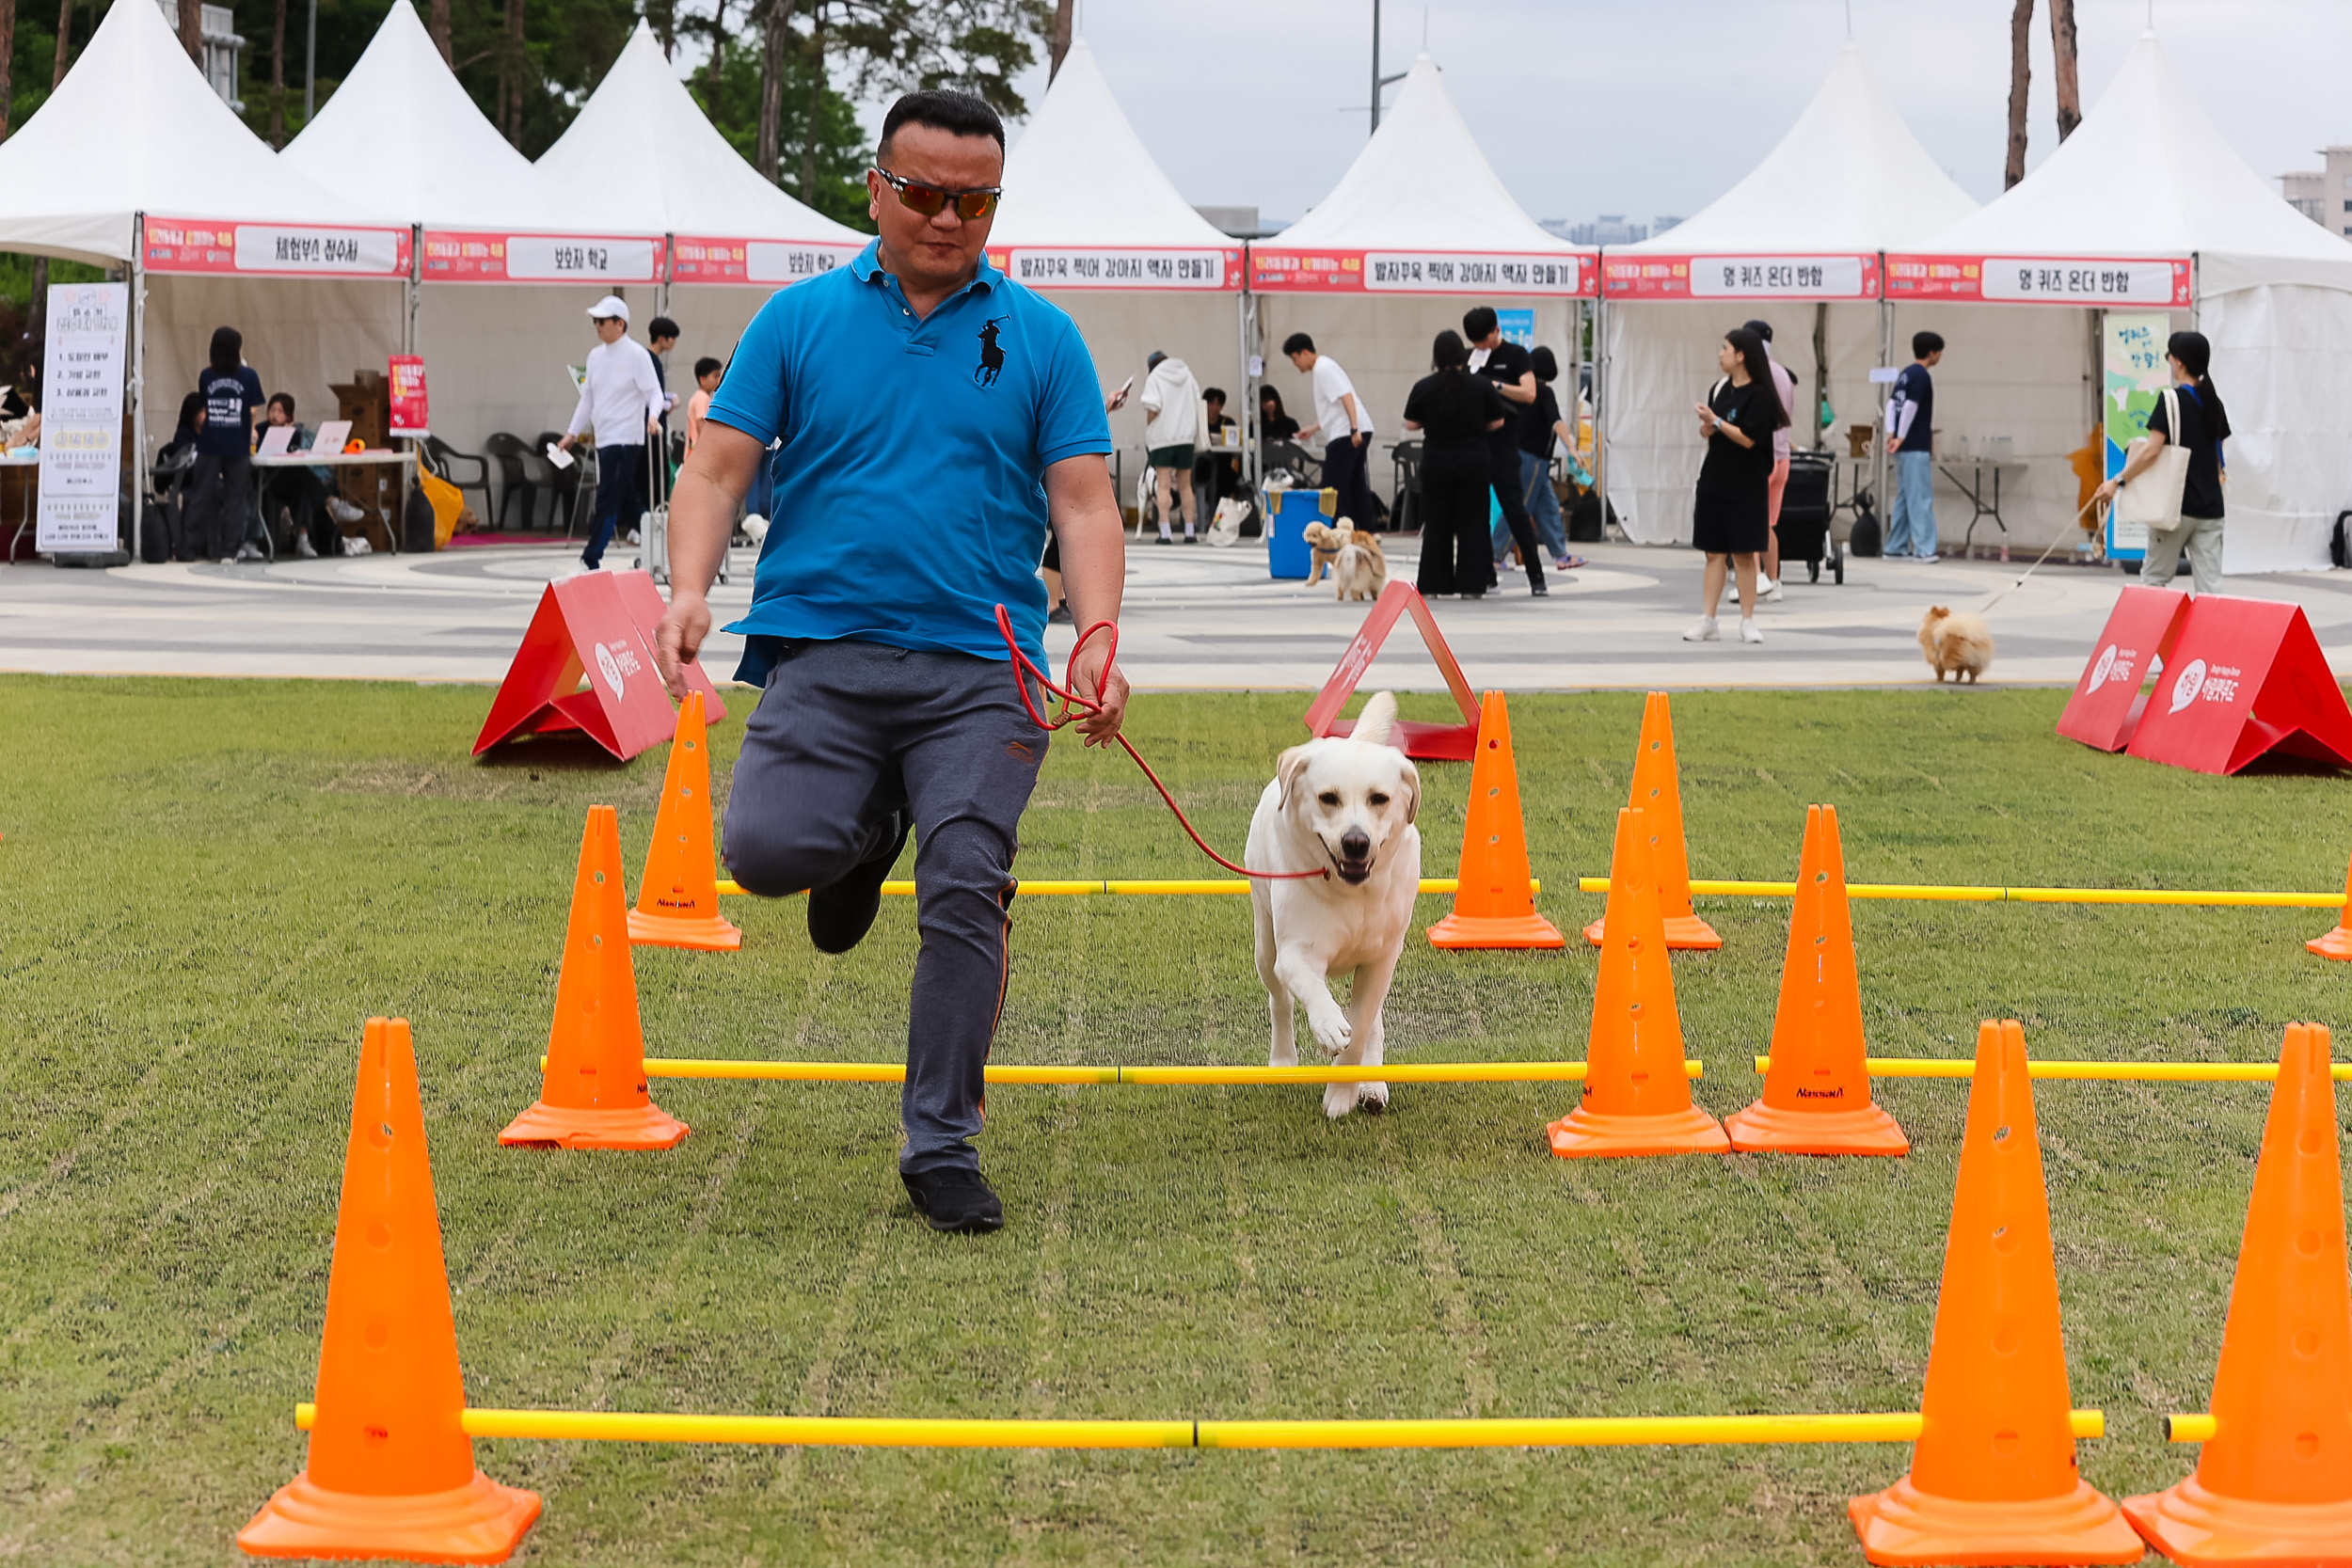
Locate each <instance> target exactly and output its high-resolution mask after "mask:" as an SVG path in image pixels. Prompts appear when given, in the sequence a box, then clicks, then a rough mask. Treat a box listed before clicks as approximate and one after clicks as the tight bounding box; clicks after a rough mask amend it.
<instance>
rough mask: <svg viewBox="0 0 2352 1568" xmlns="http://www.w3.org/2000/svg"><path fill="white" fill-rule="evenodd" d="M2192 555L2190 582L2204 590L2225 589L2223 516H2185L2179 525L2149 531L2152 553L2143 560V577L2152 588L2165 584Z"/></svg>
mask: <svg viewBox="0 0 2352 1568" xmlns="http://www.w3.org/2000/svg"><path fill="white" fill-rule="evenodd" d="M2184 553H2186V555H2187V556H2188V571H2189V582H2190V584H2191V585H2192V586H2193V587H2195V588H2196V590H2197V592H2198V593H2200V594H2218V593H2220V592H2221V519H2220V518H2218V517H2184V518H2182V519H2181V526H2180V527H2179V528H2175V529H2157V528H2152V529H2150V530H2149V531H2148V553H2147V554H2146V555H2145V556H2144V557H2142V558H2141V560H2140V563H2139V580H2140V582H2141V584H2142V585H2143V586H2146V587H2149V588H2165V587H2169V585H2170V584H2171V581H2172V578H2173V575H2174V574H2175V573H2177V572H2178V571H2179V570H2180V569H2181V556H2182V555H2183V554H2184Z"/></svg>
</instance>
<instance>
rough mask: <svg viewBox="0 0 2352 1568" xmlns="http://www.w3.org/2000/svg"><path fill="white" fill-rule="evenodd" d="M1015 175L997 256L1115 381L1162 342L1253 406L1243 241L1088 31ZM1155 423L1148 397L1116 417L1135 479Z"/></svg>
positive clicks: (1048, 94)
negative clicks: (1173, 158)
mask: <svg viewBox="0 0 2352 1568" xmlns="http://www.w3.org/2000/svg"><path fill="white" fill-rule="evenodd" d="M1004 186H1005V198H1004V200H1003V202H1002V203H1001V204H1000V205H999V206H998V208H997V211H996V222H995V225H994V227H993V229H991V230H990V231H989V240H988V253H989V259H990V261H992V262H993V263H994V264H995V265H996V266H997V267H999V268H1001V269H1002V270H1003V271H1004V272H1005V273H1006V275H1007V276H1008V277H1011V278H1012V279H1013V280H1014V281H1016V282H1020V283H1024V284H1026V285H1028V286H1030V287H1032V288H1035V289H1037V290H1039V291H1041V293H1044V294H1045V295H1046V297H1047V298H1049V299H1051V300H1053V302H1054V303H1055V304H1057V305H1058V306H1060V307H1061V308H1062V309H1065V310H1067V311H1069V312H1070V314H1071V316H1072V318H1073V320H1074V321H1076V323H1077V324H1078V330H1079V331H1080V332H1081V333H1082V334H1083V335H1084V336H1085V338H1086V341H1087V347H1088V348H1089V351H1091V352H1092V354H1093V356H1094V369H1095V373H1096V375H1097V376H1099V377H1100V378H1101V380H1102V383H1103V387H1104V390H1105V391H1109V390H1113V389H1115V388H1118V387H1119V385H1120V383H1121V382H1123V381H1125V380H1126V379H1127V378H1128V377H1130V376H1133V377H1134V378H1135V382H1136V388H1137V389H1138V391H1139V390H1140V388H1142V385H1143V378H1144V373H1145V372H1144V360H1145V359H1146V358H1147V357H1148V356H1150V355H1151V353H1152V351H1153V350H1154V349H1157V350H1160V351H1162V352H1164V353H1168V354H1171V355H1174V356H1176V357H1178V358H1180V359H1182V360H1184V363H1185V364H1186V365H1188V366H1190V367H1191V369H1192V372H1193V374H1194V376H1195V377H1196V378H1197V379H1198V380H1199V381H1200V385H1201V386H1203V387H1222V388H1225V389H1226V392H1227V394H1228V402H1227V406H1226V412H1227V413H1228V414H1230V415H1232V417H1233V418H1234V419H1236V420H1239V419H1240V418H1241V417H1242V413H1243V409H1242V406H1241V404H1243V403H1244V402H1245V401H1246V400H1245V396H1244V390H1245V387H1246V384H1247V378H1246V376H1245V374H1244V368H1243V364H1242V354H1243V350H1242V346H1241V343H1242V340H1241V317H1240V309H1241V299H1242V296H1241V293H1240V290H1241V281H1242V246H1241V244H1240V242H1239V241H1236V240H1234V239H1232V238H1231V237H1230V236H1228V235H1227V234H1225V233H1224V232H1223V231H1222V230H1218V229H1217V228H1216V226H1215V225H1213V224H1211V223H1210V222H1209V221H1208V220H1207V219H1205V218H1203V217H1202V216H1201V215H1200V214H1199V213H1197V212H1195V211H1194V210H1193V209H1192V207H1191V205H1190V204H1189V203H1187V202H1186V201H1185V200H1184V198H1183V197H1182V196H1180V195H1178V194H1177V190H1176V187H1175V185H1174V184H1172V183H1171V182H1169V180H1168V176H1167V174H1165V173H1164V172H1162V170H1161V168H1160V166H1159V165H1158V164H1157V163H1155V162H1153V161H1152V154H1151V153H1149V152H1147V151H1146V150H1144V147H1143V143H1142V142H1141V141H1140V140H1139V139H1137V137H1136V133H1135V128H1134V127H1133V126H1131V125H1129V124H1128V122H1127V117H1126V115H1125V114H1124V113H1122V112H1121V111H1120V107H1119V101H1118V99H1117V98H1115V97H1114V96H1113V95H1112V92H1111V87H1110V83H1109V82H1108V81H1107V80H1105V79H1104V75H1103V68H1102V67H1101V66H1100V65H1099V64H1097V63H1096V61H1095V58H1094V52H1093V51H1092V50H1091V49H1089V47H1088V46H1087V41H1086V40H1084V39H1083V38H1080V39H1073V40H1071V45H1070V53H1069V54H1068V55H1065V56H1063V59H1062V64H1061V70H1060V71H1058V72H1057V74H1056V75H1055V77H1054V81H1053V85H1052V86H1051V87H1047V88H1046V89H1045V96H1044V98H1043V99H1042V100H1041V101H1040V103H1038V105H1037V110H1036V113H1035V114H1033V115H1032V116H1031V117H1030V119H1029V123H1028V127H1027V128H1026V129H1025V131H1023V132H1022V134H1021V138H1020V140H1018V141H1016V142H1014V143H1013V145H1012V150H1011V151H1010V153H1009V155H1008V156H1007V157H1006V159H1005V177H1004ZM1145 429H1146V427H1145V422H1144V417H1143V406H1142V403H1141V401H1140V398H1139V397H1137V396H1130V397H1129V399H1128V402H1127V405H1126V406H1125V407H1124V408H1122V409H1120V411H1119V412H1117V413H1115V414H1113V415H1112V416H1111V436H1112V439H1113V441H1114V442H1115V443H1116V444H1117V446H1118V448H1119V451H1120V456H1121V458H1122V459H1123V461H1122V463H1121V474H1122V477H1124V478H1126V479H1127V480H1128V481H1129V483H1130V486H1131V487H1132V483H1133V482H1134V480H1135V479H1136V477H1137V476H1138V475H1139V474H1140V473H1141V471H1142V466H1143V452H1144V449H1145V448H1146V446H1147V445H1148V444H1149V443H1148V442H1147V440H1146V436H1145ZM1121 499H1122V500H1124V499H1126V498H1125V497H1122V498H1121ZM1201 520H1202V522H1203V523H1205V522H1206V521H1207V519H1206V518H1205V517H1204V518H1202V519H1201Z"/></svg>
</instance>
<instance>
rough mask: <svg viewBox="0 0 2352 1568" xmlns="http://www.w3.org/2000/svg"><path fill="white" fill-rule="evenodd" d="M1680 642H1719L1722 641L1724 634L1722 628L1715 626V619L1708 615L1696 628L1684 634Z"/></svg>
mask: <svg viewBox="0 0 2352 1568" xmlns="http://www.w3.org/2000/svg"><path fill="white" fill-rule="evenodd" d="M1682 640H1683V641H1685V642H1721V641H1723V640H1724V634H1723V630H1722V628H1720V627H1719V626H1716V625H1715V617H1713V616H1712V615H1709V616H1707V617H1705V618H1704V619H1702V620H1701V621H1700V622H1699V624H1698V625H1697V626H1692V628H1691V629H1690V630H1689V631H1686V632H1684V633H1683V634H1682Z"/></svg>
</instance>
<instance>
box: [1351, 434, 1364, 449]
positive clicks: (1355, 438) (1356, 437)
mask: <svg viewBox="0 0 2352 1568" xmlns="http://www.w3.org/2000/svg"><path fill="white" fill-rule="evenodd" d="M1347 438H1348V439H1349V440H1350V441H1352V442H1354V443H1355V444H1356V445H1357V446H1359V447H1360V446H1362V445H1363V444H1364V433H1363V432H1362V431H1360V430H1357V431H1350V432H1349V433H1348V436H1347Z"/></svg>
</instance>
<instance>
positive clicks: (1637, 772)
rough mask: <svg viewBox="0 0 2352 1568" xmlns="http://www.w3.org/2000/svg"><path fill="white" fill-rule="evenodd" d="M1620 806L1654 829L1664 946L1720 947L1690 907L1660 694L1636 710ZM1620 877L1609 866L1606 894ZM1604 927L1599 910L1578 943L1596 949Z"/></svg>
mask: <svg viewBox="0 0 2352 1568" xmlns="http://www.w3.org/2000/svg"><path fill="white" fill-rule="evenodd" d="M1626 804H1628V805H1629V806H1634V807H1638V808H1639V809H1641V810H1643V811H1645V812H1648V813H1649V814H1650V816H1651V820H1652V821H1653V822H1654V823H1655V824H1656V825H1655V826H1654V827H1653V828H1652V830H1651V831H1652V832H1654V833H1655V834H1656V835H1657V838H1658V852H1657V853H1656V854H1655V855H1653V856H1652V857H1651V862H1652V873H1653V875H1655V876H1656V877H1657V879H1658V911H1659V916H1660V918H1661V920H1663V921H1664V923H1665V927H1666V945H1667V946H1669V947H1679V948H1684V949H1688V950H1692V951H1696V952H1706V951H1711V950H1712V949H1714V948H1718V947H1721V946H1722V945H1723V944H1724V939H1723V938H1721V937H1719V936H1717V935H1716V934H1715V927H1712V926H1709V925H1708V923H1707V922H1706V921H1704V920H1701V919H1700V918H1699V917H1698V915H1697V913H1696V912H1695V911H1693V910H1692V907H1691V855H1690V850H1689V848H1688V847H1687V846H1686V845H1685V844H1684V842H1683V837H1682V783H1681V780H1680V778H1679V777H1678V776H1677V769H1676V767H1675V721H1674V711H1673V709H1672V707H1671V706H1670V705H1668V704H1667V701H1666V694H1665V693H1664V692H1663V691H1653V692H1651V693H1650V694H1649V701H1648V702H1646V703H1645V704H1643V705H1642V740H1641V749H1640V750H1639V751H1638V752H1635V753H1634V758H1633V787H1632V790H1631V792H1630V794H1629V797H1628V799H1627V800H1626ZM1622 874H1623V873H1622V871H1621V870H1620V869H1619V867H1618V866H1617V865H1615V864H1614V863H1612V864H1611V865H1610V867H1609V885H1610V887H1611V888H1612V889H1614V888H1615V886H1616V885H1617V878H1618V877H1619V876H1621V875H1622ZM1608 923H1609V916H1608V912H1607V911H1602V914H1601V917H1600V919H1598V920H1596V921H1594V922H1593V923H1592V924H1591V925H1590V926H1587V927H1584V940H1585V941H1586V942H1591V943H1592V944H1593V945H1594V946H1596V947H1598V946H1599V945H1601V932H1602V928H1603V927H1605V926H1607V925H1608Z"/></svg>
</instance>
